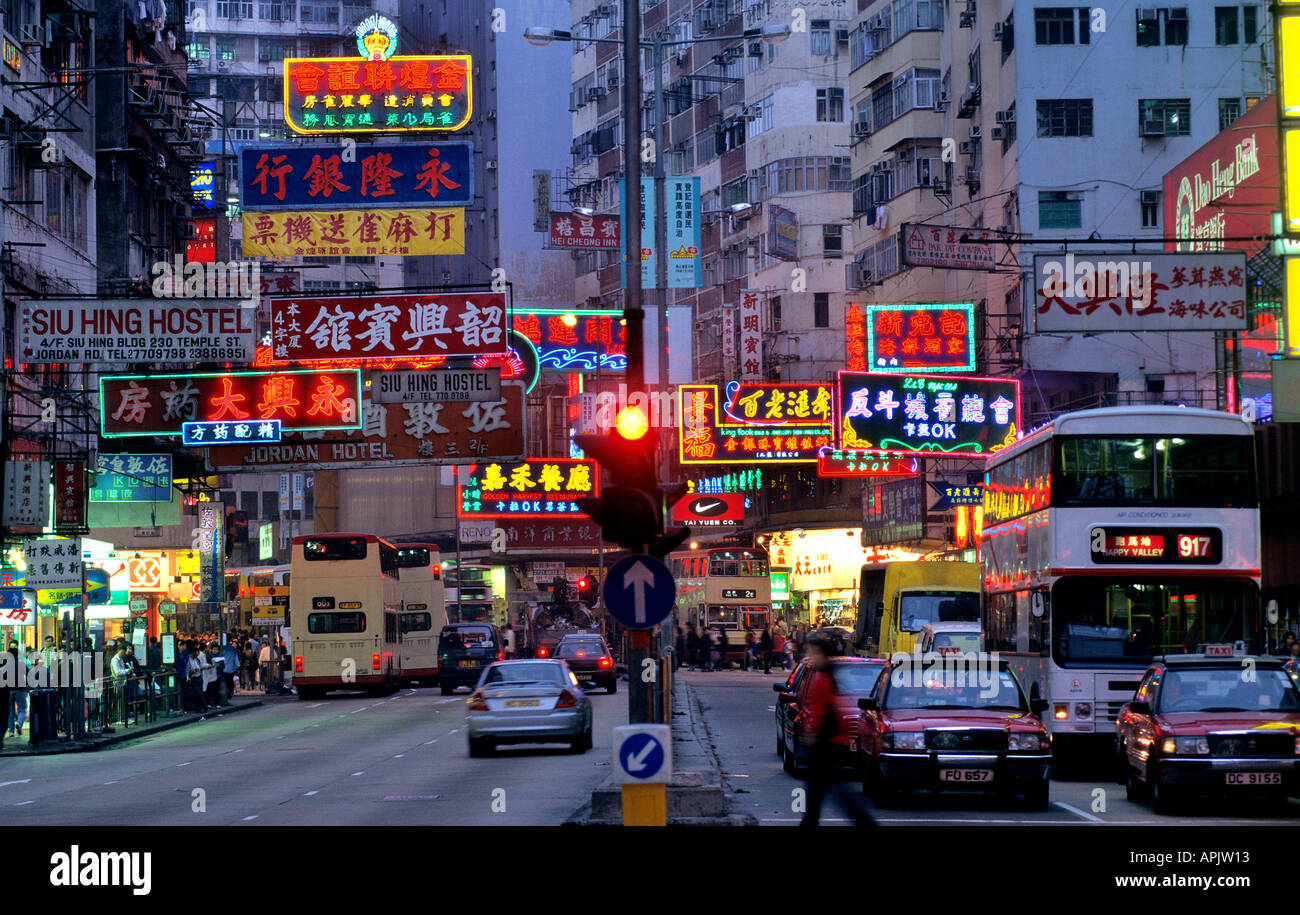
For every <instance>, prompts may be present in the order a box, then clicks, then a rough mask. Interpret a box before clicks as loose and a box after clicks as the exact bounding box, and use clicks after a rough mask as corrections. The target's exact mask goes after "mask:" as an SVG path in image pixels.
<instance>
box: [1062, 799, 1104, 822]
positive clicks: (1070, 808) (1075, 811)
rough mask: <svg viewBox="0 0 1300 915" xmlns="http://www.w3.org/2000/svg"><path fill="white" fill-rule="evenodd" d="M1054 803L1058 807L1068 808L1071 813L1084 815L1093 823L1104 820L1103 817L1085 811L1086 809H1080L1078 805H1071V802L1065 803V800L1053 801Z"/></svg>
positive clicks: (1078, 815) (1079, 815)
mask: <svg viewBox="0 0 1300 915" xmlns="http://www.w3.org/2000/svg"><path fill="white" fill-rule="evenodd" d="M1052 803H1053V804H1055V805H1056V806H1057V807H1063V808H1065V809H1066V810H1068V811H1070V813H1072V814H1074V815H1075V816H1077V817H1083V818H1084V819H1085V820H1088V821H1089V822H1092V823H1100V822H1102V819H1101V817H1095V816H1093V815H1092V814H1091V813H1085V812H1084V811H1082V810H1080V809H1079V808H1078V807H1071V806H1070V805H1069V804H1067V803H1065V801H1052Z"/></svg>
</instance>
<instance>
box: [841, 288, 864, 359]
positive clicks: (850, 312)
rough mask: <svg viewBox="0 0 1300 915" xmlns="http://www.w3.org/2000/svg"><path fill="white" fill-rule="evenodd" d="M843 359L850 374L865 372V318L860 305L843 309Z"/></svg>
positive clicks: (851, 305) (852, 305)
mask: <svg viewBox="0 0 1300 915" xmlns="http://www.w3.org/2000/svg"><path fill="white" fill-rule="evenodd" d="M844 358H845V362H844V364H845V367H847V368H848V370H849V371H850V372H865V371H866V370H867V316H866V314H865V313H864V312H863V311H862V306H861V305H854V304H852V303H850V304H849V305H848V307H846V308H845V309H844Z"/></svg>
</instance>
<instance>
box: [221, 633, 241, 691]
mask: <svg viewBox="0 0 1300 915" xmlns="http://www.w3.org/2000/svg"><path fill="white" fill-rule="evenodd" d="M221 660H222V662H223V663H222V666H221V679H222V681H223V685H224V687H225V702H223V703H222V704H223V705H229V704H230V697H231V696H233V695H234V694H235V675H236V674H237V673H239V651H238V649H236V648H235V646H234V644H233V643H231V642H227V643H226V644H225V645H222V646H221Z"/></svg>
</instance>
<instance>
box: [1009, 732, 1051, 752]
mask: <svg viewBox="0 0 1300 915" xmlns="http://www.w3.org/2000/svg"><path fill="white" fill-rule="evenodd" d="M1049 746H1050V744H1049V743H1048V737H1047V735H1046V734H1008V735H1007V749H1008V750H1010V751H1011V752H1012V753H1037V752H1040V751H1042V750H1046V749H1048V747H1049Z"/></svg>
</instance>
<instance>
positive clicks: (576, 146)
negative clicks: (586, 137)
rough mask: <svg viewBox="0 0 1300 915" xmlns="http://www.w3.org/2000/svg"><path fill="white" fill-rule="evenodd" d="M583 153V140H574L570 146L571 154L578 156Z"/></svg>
mask: <svg viewBox="0 0 1300 915" xmlns="http://www.w3.org/2000/svg"><path fill="white" fill-rule="evenodd" d="M581 153H582V141H581V140H574V141H573V145H571V146H570V147H569V154H570V155H573V156H576V155H579V154H581Z"/></svg>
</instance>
